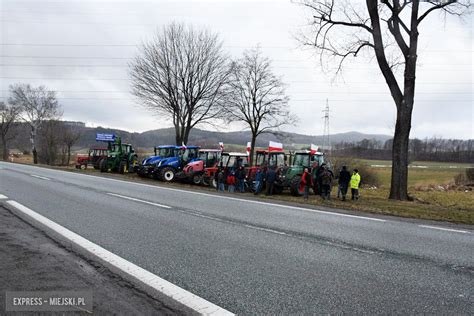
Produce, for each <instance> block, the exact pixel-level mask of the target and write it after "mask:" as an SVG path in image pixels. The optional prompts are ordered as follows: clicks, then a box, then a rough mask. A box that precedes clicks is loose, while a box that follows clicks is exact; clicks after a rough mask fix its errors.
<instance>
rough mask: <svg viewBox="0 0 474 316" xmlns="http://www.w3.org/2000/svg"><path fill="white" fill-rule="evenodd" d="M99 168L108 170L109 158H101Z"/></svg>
mask: <svg viewBox="0 0 474 316" xmlns="http://www.w3.org/2000/svg"><path fill="white" fill-rule="evenodd" d="M99 169H100V172H107V160H105V159H101V160H100V161H99Z"/></svg>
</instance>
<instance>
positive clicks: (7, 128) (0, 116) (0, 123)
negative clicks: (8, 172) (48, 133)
mask: <svg viewBox="0 0 474 316" xmlns="http://www.w3.org/2000/svg"><path fill="white" fill-rule="evenodd" d="M20 113H21V107H19V106H16V105H13V104H8V103H7V104H5V103H4V102H0V138H1V140H2V147H3V160H4V161H6V160H8V142H9V141H10V140H12V139H14V138H15V136H16V134H13V135H10V134H11V128H12V127H13V124H15V122H16V121H17V120H18V119H19V116H20Z"/></svg>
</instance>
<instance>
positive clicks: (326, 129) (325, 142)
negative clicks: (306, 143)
mask: <svg viewBox="0 0 474 316" xmlns="http://www.w3.org/2000/svg"><path fill="white" fill-rule="evenodd" d="M323 113H324V116H323V119H324V131H323V148H324V151H325V152H327V153H328V154H329V153H330V152H331V140H330V139H329V101H328V99H326V108H325V109H324V110H323Z"/></svg>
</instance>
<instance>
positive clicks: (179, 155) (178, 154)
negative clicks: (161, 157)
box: [174, 148, 184, 157]
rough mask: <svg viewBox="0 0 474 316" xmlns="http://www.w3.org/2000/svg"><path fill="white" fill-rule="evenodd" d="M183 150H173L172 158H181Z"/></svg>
mask: <svg viewBox="0 0 474 316" xmlns="http://www.w3.org/2000/svg"><path fill="white" fill-rule="evenodd" d="M183 154H184V148H175V149H174V156H175V157H183Z"/></svg>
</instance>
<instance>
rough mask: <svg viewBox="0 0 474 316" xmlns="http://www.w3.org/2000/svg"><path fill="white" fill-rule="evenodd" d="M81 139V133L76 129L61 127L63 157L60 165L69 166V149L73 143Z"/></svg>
mask: <svg viewBox="0 0 474 316" xmlns="http://www.w3.org/2000/svg"><path fill="white" fill-rule="evenodd" d="M79 138H81V133H80V132H79V130H78V129H76V128H74V127H73V126H64V122H63V127H62V137H61V141H62V143H63V157H62V164H63V165H66V166H69V163H70V161H71V148H72V146H74V144H75V143H77V141H78V140H79Z"/></svg>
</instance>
